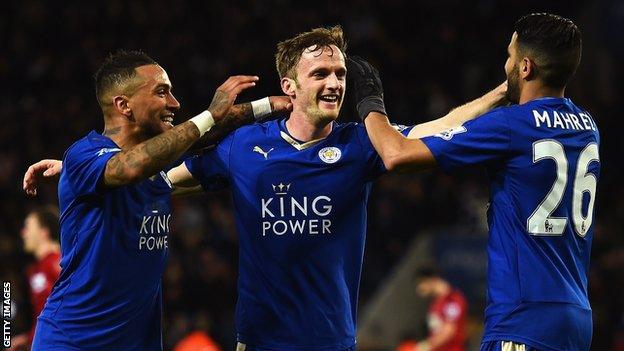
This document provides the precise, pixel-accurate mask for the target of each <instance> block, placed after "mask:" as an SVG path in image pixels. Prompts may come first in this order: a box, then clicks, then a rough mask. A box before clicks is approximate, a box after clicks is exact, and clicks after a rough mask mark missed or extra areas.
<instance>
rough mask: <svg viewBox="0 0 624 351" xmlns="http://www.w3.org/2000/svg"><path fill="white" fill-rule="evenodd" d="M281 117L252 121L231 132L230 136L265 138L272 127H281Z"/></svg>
mask: <svg viewBox="0 0 624 351" xmlns="http://www.w3.org/2000/svg"><path fill="white" fill-rule="evenodd" d="M280 120H281V119H272V120H268V121H264V122H260V123H252V124H247V125H244V126H242V127H240V128H238V129H236V130H235V131H234V132H232V133H230V135H228V137H231V138H236V139H239V138H240V139H241V140H248V139H250V138H263V137H265V136H266V135H267V134H269V133H270V131H271V130H272V129H279V122H280Z"/></svg>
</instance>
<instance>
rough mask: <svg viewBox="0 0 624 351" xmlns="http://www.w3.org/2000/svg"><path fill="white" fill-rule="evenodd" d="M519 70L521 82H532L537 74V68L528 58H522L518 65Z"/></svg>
mask: <svg viewBox="0 0 624 351" xmlns="http://www.w3.org/2000/svg"><path fill="white" fill-rule="evenodd" d="M518 66H519V69H520V72H519V74H520V78H521V79H523V80H532V79H533V78H535V74H536V73H537V72H536V70H537V66H536V65H535V62H533V60H531V59H530V58H528V57H524V58H523V59H522V62H520V64H519V65H518Z"/></svg>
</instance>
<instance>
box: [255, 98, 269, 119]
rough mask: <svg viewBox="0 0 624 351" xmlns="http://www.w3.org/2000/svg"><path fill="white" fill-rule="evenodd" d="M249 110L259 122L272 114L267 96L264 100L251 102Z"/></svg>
mask: <svg viewBox="0 0 624 351" xmlns="http://www.w3.org/2000/svg"><path fill="white" fill-rule="evenodd" d="M251 110H252V112H253V116H254V119H255V120H256V121H260V120H262V119H264V118H266V117H267V116H269V115H270V114H271V112H273V110H272V108H271V101H270V100H269V97H268V96H267V97H265V98H262V99H259V100H255V101H252V102H251Z"/></svg>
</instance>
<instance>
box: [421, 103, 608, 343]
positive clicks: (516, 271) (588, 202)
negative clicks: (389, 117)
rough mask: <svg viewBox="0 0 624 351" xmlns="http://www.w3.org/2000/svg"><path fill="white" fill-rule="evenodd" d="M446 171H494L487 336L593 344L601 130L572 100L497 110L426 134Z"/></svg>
mask: <svg viewBox="0 0 624 351" xmlns="http://www.w3.org/2000/svg"><path fill="white" fill-rule="evenodd" d="M423 141H424V142H425V144H426V145H427V146H428V147H429V149H430V150H431V152H432V153H433V155H434V156H435V158H436V161H437V163H438V165H439V166H440V167H441V168H443V169H445V170H452V169H454V168H457V167H461V166H465V165H472V164H482V165H484V166H485V167H486V168H487V171H488V174H489V177H490V192H491V194H490V197H491V198H490V206H489V209H488V223H489V227H490V228H489V232H490V235H489V241H488V248H487V250H488V295H487V308H486V312H485V335H484V339H483V340H484V341H495V340H508V341H517V342H520V343H524V344H527V345H530V346H532V347H535V348H538V349H540V350H588V349H589V346H590V343H591V334H592V319H591V318H592V317H591V309H590V306H589V300H588V297H587V275H588V272H589V256H590V248H591V242H592V237H593V226H592V223H593V214H594V203H595V199H596V183H597V181H598V177H599V174H600V162H599V156H598V149H599V144H600V136H599V134H598V128H597V127H596V123H595V122H594V120H593V118H592V117H591V116H590V115H589V113H587V112H586V111H584V110H582V109H580V108H578V107H577V106H575V105H574V104H573V103H572V102H571V101H570V100H569V99H566V98H541V99H536V100H533V101H530V102H527V103H525V104H522V105H516V106H510V107H503V108H498V109H495V110H493V111H491V112H489V113H487V114H485V115H483V116H481V117H479V118H477V119H475V120H473V121H470V122H468V123H466V124H465V125H464V126H463V127H460V128H455V129H453V130H449V131H447V132H444V133H441V134H438V135H436V136H431V137H427V138H424V139H423Z"/></svg>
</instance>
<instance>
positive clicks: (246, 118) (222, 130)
mask: <svg viewBox="0 0 624 351" xmlns="http://www.w3.org/2000/svg"><path fill="white" fill-rule="evenodd" d="M215 98H216V96H215ZM253 122H254V116H253V109H252V108H251V103H250V102H247V103H244V104H237V105H234V106H232V107H231V108H230V110H229V111H228V113H227V115H225V117H224V118H223V119H222V120H220V121H219V122H217V123H216V124H215V126H214V127H212V128H211V129H210V130H209V131H208V132H207V133H206V134H204V136H203V137H202V138H201V139H199V141H198V142H197V143H195V145H193V147H192V148H191V150H192V151H198V150H201V149H204V148H206V147H209V146H211V145H214V144H216V143H218V142H219V141H220V140H221V139H223V138H224V137H225V136H226V135H228V134H230V132H231V131H233V130H234V129H236V128H238V127H240V126H243V125H245V124H250V123H253Z"/></svg>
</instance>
